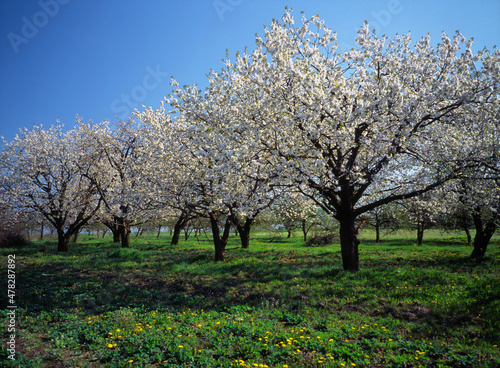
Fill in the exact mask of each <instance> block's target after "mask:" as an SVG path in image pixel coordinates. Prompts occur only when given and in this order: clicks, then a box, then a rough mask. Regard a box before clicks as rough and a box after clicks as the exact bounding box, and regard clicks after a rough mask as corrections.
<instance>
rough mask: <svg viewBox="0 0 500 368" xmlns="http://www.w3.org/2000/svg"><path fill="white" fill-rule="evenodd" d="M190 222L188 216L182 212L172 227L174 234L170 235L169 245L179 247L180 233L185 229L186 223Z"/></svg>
mask: <svg viewBox="0 0 500 368" xmlns="http://www.w3.org/2000/svg"><path fill="white" fill-rule="evenodd" d="M189 220H190V216H189V214H187V213H185V212H182V213H181V214H180V216H179V218H178V219H177V222H176V223H175V225H174V232H173V235H172V241H171V242H170V244H171V245H179V238H180V235H181V231H182V230H183V229H184V228H185V227H186V225H187V223H188V222H189Z"/></svg>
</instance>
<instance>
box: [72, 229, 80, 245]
mask: <svg viewBox="0 0 500 368" xmlns="http://www.w3.org/2000/svg"><path fill="white" fill-rule="evenodd" d="M79 234H80V232H79V231H77V232H76V233H75V234H74V235H73V243H76V242H77V241H78V235H79Z"/></svg>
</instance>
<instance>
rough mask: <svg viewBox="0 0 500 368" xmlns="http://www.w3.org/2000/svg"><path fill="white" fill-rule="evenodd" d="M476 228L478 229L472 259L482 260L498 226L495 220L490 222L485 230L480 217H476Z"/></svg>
mask: <svg viewBox="0 0 500 368" xmlns="http://www.w3.org/2000/svg"><path fill="white" fill-rule="evenodd" d="M473 217H474V226H475V227H476V236H475V237H474V249H473V250H472V254H471V258H473V259H476V260H481V258H483V257H484V255H485V254H486V249H487V248H488V244H489V242H490V240H491V237H492V236H493V234H494V233H495V230H496V224H495V221H494V220H490V221H488V222H487V223H486V226H484V228H483V221H482V220H481V217H480V216H479V215H474V216H473Z"/></svg>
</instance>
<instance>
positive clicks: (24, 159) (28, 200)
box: [1, 121, 102, 252]
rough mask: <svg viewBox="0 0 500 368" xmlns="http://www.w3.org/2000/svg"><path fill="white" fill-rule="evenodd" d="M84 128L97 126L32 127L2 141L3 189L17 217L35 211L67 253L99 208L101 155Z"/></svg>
mask: <svg viewBox="0 0 500 368" xmlns="http://www.w3.org/2000/svg"><path fill="white" fill-rule="evenodd" d="M87 129H90V130H96V129H99V127H97V126H86V125H85V124H83V123H82V122H81V121H78V122H77V125H76V127H75V128H73V129H71V130H68V131H64V130H63V128H62V126H60V125H53V126H51V127H50V128H48V129H43V128H42V127H41V126H36V127H34V128H33V129H32V130H27V129H26V130H24V131H22V132H21V134H19V135H16V137H15V138H14V140H13V141H11V142H4V150H3V151H2V153H1V162H2V163H1V165H2V171H1V173H2V184H3V186H4V188H5V189H6V190H7V191H8V192H9V196H10V198H12V200H13V201H15V202H16V203H15V207H16V210H17V213H18V214H19V215H22V214H23V213H29V212H31V211H36V212H37V213H39V214H41V215H42V216H43V217H45V218H46V219H47V220H48V221H49V222H50V223H51V224H52V226H53V227H54V228H55V229H56V231H57V236H58V248H57V249H58V251H63V252H66V251H68V245H69V241H70V238H71V236H72V235H74V234H76V233H78V231H79V230H80V228H81V227H82V226H84V225H85V224H86V223H87V222H88V221H89V220H90V219H91V218H92V217H93V216H94V215H95V214H96V212H97V211H98V209H99V207H100V205H101V197H100V195H99V194H98V192H97V189H96V184H95V183H96V182H99V181H100V180H101V179H102V176H101V174H100V173H99V172H98V170H97V166H96V163H98V162H99V161H100V160H101V158H102V156H101V151H100V150H99V149H98V148H97V147H96V146H94V145H93V144H92V142H91V141H89V140H88V139H87V138H88V137H87V136H86V135H85V134H82V131H84V130H87ZM90 176H92V177H93V178H95V179H94V180H90V179H89V177H90Z"/></svg>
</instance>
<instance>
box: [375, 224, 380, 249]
mask: <svg viewBox="0 0 500 368" xmlns="http://www.w3.org/2000/svg"><path fill="white" fill-rule="evenodd" d="M375 243H377V244H378V243H380V224H379V223H378V221H377V223H376V224H375Z"/></svg>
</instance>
